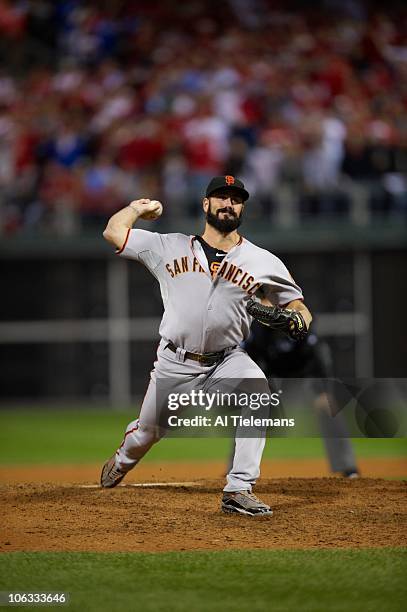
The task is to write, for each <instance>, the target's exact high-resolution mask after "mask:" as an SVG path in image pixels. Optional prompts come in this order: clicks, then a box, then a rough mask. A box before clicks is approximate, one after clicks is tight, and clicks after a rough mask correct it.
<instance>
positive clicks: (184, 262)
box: [181, 257, 189, 272]
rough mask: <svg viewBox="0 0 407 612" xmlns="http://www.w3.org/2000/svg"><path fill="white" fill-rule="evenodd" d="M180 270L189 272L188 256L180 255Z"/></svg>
mask: <svg viewBox="0 0 407 612" xmlns="http://www.w3.org/2000/svg"><path fill="white" fill-rule="evenodd" d="M181 264H182V271H183V272H189V268H188V257H181Z"/></svg>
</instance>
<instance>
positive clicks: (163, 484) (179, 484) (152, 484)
mask: <svg viewBox="0 0 407 612" xmlns="http://www.w3.org/2000/svg"><path fill="white" fill-rule="evenodd" d="M199 485H200V483H199V482H128V483H126V484H119V485H117V487H138V488H149V487H150V488H152V487H198V486H199ZM76 486H77V487H78V488H79V489H102V488H103V487H101V486H100V485H99V484H78V485H76ZM117 487H115V488H117Z"/></svg>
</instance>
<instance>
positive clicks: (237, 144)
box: [0, 0, 407, 234]
mask: <svg viewBox="0 0 407 612" xmlns="http://www.w3.org/2000/svg"><path fill="white" fill-rule="evenodd" d="M381 4H382V3H380V2H368V1H367V0H366V1H362V0H325V1H322V0H321V1H319V2H318V1H315V2H309V3H302V2H299V1H293V0H292V1H271V0H270V1H267V0H223V1H222V0H221V1H219V2H211V1H209V0H206V1H205V0H191V1H189V2H185V3H175V2H174V1H173V0H161V1H160V2H151V1H146V0H137V1H131V0H122V1H120V0H118V1H115V0H106V1H104V2H103V1H101V2H90V1H86V0H83V1H80V0H55V1H51V0H21V1H18V0H14V1H12V0H0V41H1V42H0V51H1V57H2V58H3V59H2V61H1V63H0V211H1V219H2V221H1V227H2V231H3V232H5V233H6V234H12V233H16V232H32V231H37V230H41V231H50V232H58V233H62V234H64V233H65V234H72V233H76V232H80V231H86V229H87V228H89V227H92V226H95V225H97V224H100V223H103V222H104V221H105V219H106V217H107V216H108V215H110V214H111V213H112V212H113V211H115V210H117V209H118V208H120V207H121V206H124V205H125V204H126V203H128V201H129V200H132V199H135V198H137V197H154V198H158V199H161V200H162V201H163V202H164V203H165V205H166V214H167V216H171V217H174V218H179V217H183V216H186V215H192V216H193V215H196V214H198V212H199V210H200V199H201V197H202V194H203V191H204V189H205V186H206V184H207V183H208V181H209V179H210V178H211V177H212V176H213V175H217V174H225V173H227V174H235V175H236V176H239V177H240V178H242V179H243V180H244V182H245V183H246V185H247V187H248V189H249V191H250V192H251V194H252V205H251V207H250V213H249V214H250V215H251V216H252V217H253V218H258V219H261V220H262V222H267V221H268V220H269V221H270V223H273V222H277V223H283V224H284V223H285V224H286V225H290V224H293V223H298V222H299V223H301V222H302V221H303V220H307V219H309V218H311V219H315V217H316V216H320V217H324V216H328V217H331V216H332V215H334V216H343V217H345V218H346V217H349V218H350V219H351V220H352V221H353V222H357V223H365V222H367V220H368V219H369V218H370V217H373V218H374V217H375V216H378V217H379V218H380V219H382V218H383V217H385V218H396V219H399V218H400V217H401V218H405V217H406V215H407V178H406V177H407V121H406V117H407V113H406V111H407V41H406V37H405V32H406V25H407V12H406V10H405V8H404V7H403V3H402V2H400V3H398V2H387V3H386V6H385V10H383V7H382V6H381ZM360 201H363V202H364V204H363V207H362V209H361V210H359V208H360V207H359V208H358V206H359V204H358V203H360ZM247 208H249V207H247ZM355 210H356V213H355ZM358 211H359V212H358Z"/></svg>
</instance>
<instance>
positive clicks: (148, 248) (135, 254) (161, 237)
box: [116, 229, 166, 270]
mask: <svg viewBox="0 0 407 612" xmlns="http://www.w3.org/2000/svg"><path fill="white" fill-rule="evenodd" d="M165 239H166V234H158V233H157V232H148V231H146V230H142V229H130V230H129V231H128V232H127V237H126V240H125V242H124V244H123V246H122V248H121V249H119V250H118V251H116V254H117V255H119V256H120V257H125V258H126V259H135V260H136V261H139V262H140V263H142V264H144V265H145V266H146V267H147V268H149V269H150V270H154V269H155V268H156V267H157V266H158V265H159V263H160V262H161V260H162V258H163V256H164V250H165Z"/></svg>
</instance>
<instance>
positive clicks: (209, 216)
mask: <svg viewBox="0 0 407 612" xmlns="http://www.w3.org/2000/svg"><path fill="white" fill-rule="evenodd" d="M220 212H225V209H223V208H221V209H219V210H218V211H217V213H216V214H215V215H214V214H213V212H212V211H211V207H210V205H209V208H208V212H207V213H206V220H207V222H208V223H209V225H211V226H212V227H214V228H215V229H216V230H218V232H220V233H221V234H230V232H233V231H234V230H235V229H237V228H238V227H239V225H240V224H241V222H242V215H240V217H238V216H237V215H236V216H235V217H231V218H230V219H219V217H218V214H219V213H220Z"/></svg>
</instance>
